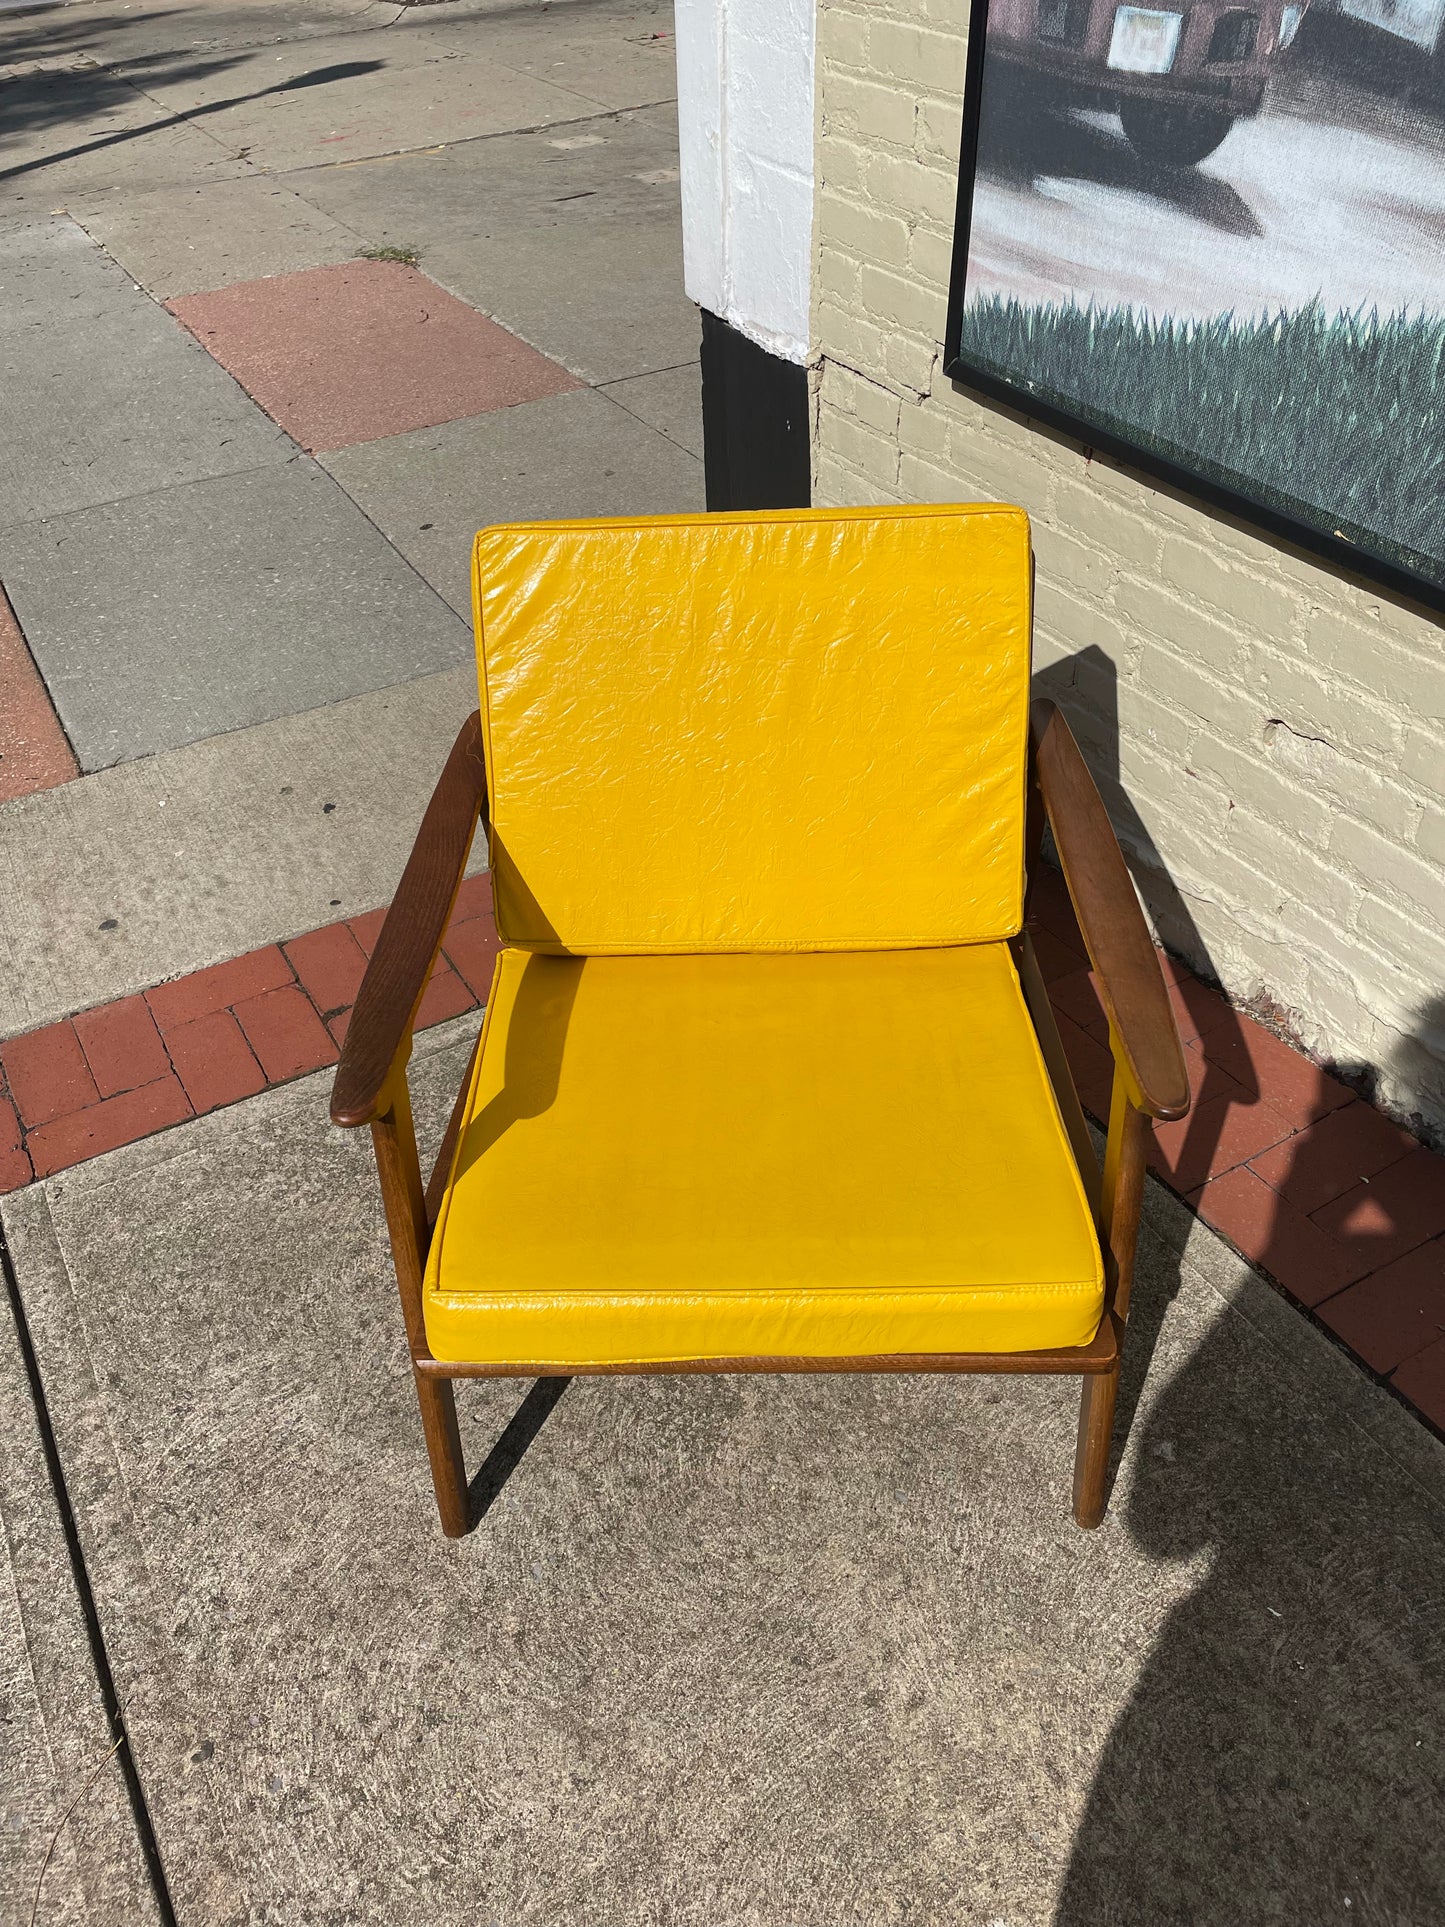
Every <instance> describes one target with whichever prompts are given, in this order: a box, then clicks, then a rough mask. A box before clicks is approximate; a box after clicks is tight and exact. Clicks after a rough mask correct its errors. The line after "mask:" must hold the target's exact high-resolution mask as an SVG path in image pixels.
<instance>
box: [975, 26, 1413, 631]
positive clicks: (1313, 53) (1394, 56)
mask: <svg viewBox="0 0 1445 1927" xmlns="http://www.w3.org/2000/svg"><path fill="white" fill-rule="evenodd" d="M944 365H945V372H946V373H947V374H949V375H951V376H952V377H954V378H955V379H956V380H958V381H960V382H962V383H963V384H965V385H966V386H968V387H971V388H974V389H976V390H979V391H980V392H982V393H984V394H987V395H990V396H992V397H993V398H995V399H996V400H999V401H1003V402H1006V403H1009V404H1011V405H1013V406H1014V407H1016V408H1019V409H1020V410H1022V411H1024V412H1025V413H1027V414H1029V415H1032V416H1034V417H1035V418H1037V419H1040V420H1042V421H1045V422H1047V423H1049V424H1050V425H1052V426H1054V427H1057V428H1062V429H1064V430H1065V431H1067V432H1068V433H1069V434H1071V435H1074V436H1076V437H1078V438H1079V439H1080V440H1082V441H1084V442H1086V443H1088V444H1090V445H1091V446H1093V447H1095V448H1098V449H1101V450H1103V451H1106V452H1108V453H1110V454H1113V455H1116V456H1118V457H1120V458H1121V459H1122V460H1124V461H1126V462H1128V463H1130V464H1131V465H1133V466H1135V467H1138V468H1141V469H1144V470H1146V471H1148V472H1150V473H1153V474H1156V475H1158V476H1160V477H1161V478H1162V479H1164V480H1166V481H1170V482H1173V483H1175V484H1176V485H1178V486H1181V487H1183V488H1185V489H1187V490H1188V491H1190V492H1191V493H1193V494H1195V495H1196V496H1200V497H1203V498H1204V499H1206V500H1209V501H1211V502H1214V503H1216V504H1217V505H1219V506H1222V507H1226V508H1230V509H1233V510H1234V511H1236V512H1239V513H1242V514H1244V515H1246V516H1248V517H1249V518H1250V519H1251V520H1253V521H1255V522H1256V523H1259V524H1261V525H1263V526H1264V527H1266V528H1268V529H1270V530H1271V531H1273V532H1274V533H1276V534H1281V535H1284V536H1287V537H1289V538H1290V539H1291V540H1293V541H1295V542H1298V543H1300V544H1302V545H1303V546H1305V547H1307V548H1310V549H1313V550H1314V551H1316V552H1317V553H1320V554H1324V555H1327V556H1329V557H1331V558H1332V559H1333V560H1336V561H1339V562H1343V563H1346V564H1347V565H1348V566H1349V567H1351V568H1353V569H1356V570H1358V571H1360V572H1361V573H1364V574H1367V575H1370V576H1373V577H1374V578H1376V579H1377V580H1380V581H1382V582H1385V583H1387V584H1388V585H1389V586H1391V587H1393V588H1397V589H1400V590H1403V591H1404V592H1406V593H1407V594H1409V595H1411V596H1413V597H1415V598H1417V599H1419V600H1422V601H1426V602H1429V603H1431V604H1432V605H1434V606H1435V607H1439V608H1445V0H1313V4H1310V0H1188V4H1185V3H1184V0H1178V4H1177V6H1176V5H1170V4H1164V3H1163V0H1159V3H1158V4H1156V3H1154V0H1151V3H1150V4H1146V5H1132V4H1120V0H973V7H972V19H971V26H970V40H969V65H968V83H967V96H966V99H965V104H964V123H963V147H962V154H961V158H960V164H959V197H958V224H957V229H956V234H955V242H954V261H953V285H952V288H951V291H950V302H949V317H948V330H947V339H946V342H945V364H944Z"/></svg>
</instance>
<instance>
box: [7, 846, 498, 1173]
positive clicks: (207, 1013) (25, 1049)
mask: <svg viewBox="0 0 1445 1927" xmlns="http://www.w3.org/2000/svg"><path fill="white" fill-rule="evenodd" d="M384 915H385V912H384V911H381V910H376V911H369V912H368V913H367V914H366V915H365V916H360V917H353V918H351V919H350V920H349V921H347V922H344V923H335V924H331V925H330V926H329V927H328V928H326V929H324V930H313V931H311V932H310V933H309V934H308V935H307V936H304V937H297V938H295V939H293V941H292V942H290V943H284V944H268V945H267V946H266V948H265V949H264V950H253V951H251V952H249V953H248V954H247V955H246V956H244V957H233V958H232V959H231V960H230V962H229V963H223V964H214V965H212V966H211V968H210V969H207V970H197V971H193V972H192V973H191V975H190V976H189V977H179V978H177V979H176V980H175V981H174V982H173V983H168V984H158V985H157V986H156V987H155V988H154V989H153V990H148V991H146V992H145V993H144V995H143V996H138V997H124V998H122V999H121V1000H120V1001H119V1002H118V1003H114V1004H106V1005H103V1006H101V1007H100V1008H99V1009H97V1010H88V1011H83V1012H82V1013H81V1014H80V1015H79V1016H78V1017H73V1018H67V1019H66V1020H65V1021H64V1022H63V1023H58V1024H47V1025H46V1026H45V1028H44V1029H43V1030H32V1031H28V1032H26V1033H25V1034H24V1035H23V1036H20V1037H12V1038H11V1039H10V1040H9V1041H8V1042H7V1043H4V1044H0V1074H3V1081H0V1191H14V1190H17V1189H19V1187H20V1186H21V1185H24V1184H28V1183H30V1181H31V1179H32V1178H44V1177H50V1176H51V1175H52V1174H53V1173H54V1172H56V1171H63V1170H64V1169H65V1168H66V1167H67V1166H68V1165H71V1164H78V1163H80V1162H81V1160H82V1159H84V1158H93V1157H96V1156H98V1155H99V1154H100V1152H102V1151H112V1150H114V1149H115V1148H116V1147H117V1146H118V1145H121V1144H130V1143H133V1142H134V1141H135V1139H137V1138H141V1137H148V1136H149V1135H150V1134H151V1133H152V1132H154V1131H160V1130H164V1129H165V1128H166V1126H167V1125H170V1124H180V1123H183V1122H184V1121H185V1119H187V1118H190V1117H199V1116H201V1115H202V1114H203V1113H204V1112H206V1111H214V1110H216V1109H218V1108H219V1107H220V1106H221V1105H223V1104H235V1103H237V1102H238V1101H239V1100H240V1099H241V1098H243V1097H254V1096H255V1094H256V1093H257V1092H258V1091H262V1090H265V1089H266V1087H267V1086H268V1085H270V1084H284V1083H287V1082H289V1081H290V1079H291V1078H293V1077H303V1076H305V1074H306V1073H307V1072H308V1071H315V1070H321V1069H323V1068H324V1067H325V1066H326V1065H327V1064H334V1063H335V1062H336V1059H337V1056H338V1055H339V1050H340V1044H341V1040H342V1038H343V1037H344V1036H345V1035H346V1021H347V1019H348V1017H349V1016H350V1014H351V1006H352V1004H353V1003H354V1001H355V999H356V993H357V990H358V989H359V988H360V985H361V977H362V972H363V971H364V970H365V968H366V960H367V957H368V956H369V955H370V953H371V948H372V945H373V944H374V943H375V942H376V937H377V933H378V931H379V930H380V928H381V924H382V919H383V917H384ZM497 948H498V945H497V931H496V925H495V924H494V923H493V921H492V891H491V879H490V878H489V877H486V876H480V877H469V878H468V879H467V881H466V882H465V883H463V885H462V887H461V890H460V892H459V894H458V897H457V905H456V909H455V911H454V912H453V916H452V922H451V926H450V928H449V929H448V931H447V934H446V942H445V945H444V948H443V954H442V956H441V957H440V958H438V960H437V967H436V969H435V970H434V971H433V973H432V978H431V982H430V983H429V984H428V985H427V989H426V994H425V996H424V997H423V998H422V1001H421V1009H420V1011H419V1013H418V1017H417V1023H418V1026H419V1027H420V1028H423V1029H424V1028H425V1027H426V1026H427V1025H429V1024H440V1023H442V1022H444V1021H445V1019H447V1018H448V1017H458V1016H460V1015H461V1013H462V1012H463V1011H465V1010H472V1009H474V1008H476V1006H477V1005H478V1003H479V1002H480V1000H481V999H482V998H483V997H484V996H485V995H486V993H487V990H488V987H489V986H490V984H491V980H492V959H493V958H494V957H495V956H496V953H497Z"/></svg>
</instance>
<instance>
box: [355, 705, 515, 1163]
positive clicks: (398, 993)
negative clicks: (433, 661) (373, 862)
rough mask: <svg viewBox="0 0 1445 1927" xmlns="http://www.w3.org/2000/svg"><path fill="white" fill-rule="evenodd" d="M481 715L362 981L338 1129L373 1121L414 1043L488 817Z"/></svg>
mask: <svg viewBox="0 0 1445 1927" xmlns="http://www.w3.org/2000/svg"><path fill="white" fill-rule="evenodd" d="M486 812H487V773H486V764H485V761H484V759H483V755H482V725H481V718H480V716H479V715H478V714H477V712H476V711H475V710H473V712H472V714H471V715H470V716H469V717H468V718H467V720H466V721H465V722H464V723H463V724H462V727H461V732H460V734H459V735H458V737H457V740H456V742H455V743H454V744H453V745H452V753H451V755H450V756H449V757H448V758H447V763H446V768H445V769H444V770H443V771H442V773H441V779H440V781H439V782H438V784H437V786H436V789H435V790H434V791H433V793H432V799H431V802H430V803H428V805H427V810H426V815H425V816H424V817H423V818H422V824H421V829H420V830H419V831H418V832H417V839H416V842H415V844H414V845H413V846H412V852H411V855H410V856H409V857H408V858H407V864H406V868H405V870H403V871H402V876H401V882H400V884H399V885H398V886H397V892H396V895H395V897H394V898H393V899H392V905H391V908H390V909H389V910H388V911H387V913H386V921H385V923H384V924H383V925H382V927H381V936H380V937H379V938H378V940H377V945H376V949H375V950H374V951H373V952H372V955H371V962H370V963H369V964H368V965H367V967H366V975H365V976H364V977H363V978H362V980H361V989H360V991H359V992H358V994H357V998H356V1008H355V1009H354V1010H353V1011H352V1013H351V1022H350V1024H349V1025H348V1026H347V1031H346V1042H345V1043H344V1044H343V1046H342V1049H341V1062H340V1063H339V1064H338V1065H337V1067H336V1082H335V1084H334V1085H333V1086H332V1091H331V1119H332V1122H333V1123H334V1124H345V1125H355V1124H370V1123H372V1122H374V1120H375V1119H376V1118H378V1117H380V1116H381V1115H382V1113H383V1111H384V1110H385V1109H386V1105H387V1087H388V1085H389V1084H390V1081H391V1075H392V1071H393V1070H394V1068H395V1066H396V1062H397V1059H398V1057H399V1056H401V1055H402V1054H403V1052H404V1051H405V1050H406V1047H407V1045H408V1043H409V1040H410V1037H411V1026H412V1022H413V1019H414V1018H415V1016H416V1007H417V1005H418V1004H419V1003H420V1002H421V996H422V992H423V991H424V990H425V989H426V985H427V978H428V977H429V976H430V975H431V968H432V965H433V964H434V963H435V962H436V959H437V952H438V951H439V950H440V949H441V941H442V937H443V935H444V934H445V932H446V927H447V920H448V918H449V917H450V916H451V913H452V904H453V903H454V902H455V901H456V894H457V890H458V887H459V886H460V884H461V880H462V874H463V872H464V871H465V869H466V863H467V852H468V851H469V850H470V849H471V847H472V836H473V833H474V832H475V830H476V827H477V819H478V817H481V818H482V819H483V820H485V818H486Z"/></svg>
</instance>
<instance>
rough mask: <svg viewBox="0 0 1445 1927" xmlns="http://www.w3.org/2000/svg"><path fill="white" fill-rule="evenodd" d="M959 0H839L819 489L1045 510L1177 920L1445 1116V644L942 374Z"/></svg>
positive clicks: (846, 498)
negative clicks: (965, 391)
mask: <svg viewBox="0 0 1445 1927" xmlns="http://www.w3.org/2000/svg"><path fill="white" fill-rule="evenodd" d="M964 12H965V5H964V0H843V3H842V4H839V3H838V0H820V7H819V16H818V89H817V101H818V129H817V154H816V166H817V190H816V191H817V204H816V220H815V224H814V248H815V259H814V275H813V371H814V382H815V398H816V417H815V429H814V436H815V446H814V491H815V500H817V501H818V502H820V503H834V504H845V503H867V502H885V501H929V500H933V501H956V500H968V499H974V498H978V499H992V500H1007V501H1015V502H1021V503H1022V504H1023V505H1024V507H1025V508H1027V509H1028V511H1029V513H1030V515H1031V516H1032V517H1033V523H1034V541H1035V546H1036V549H1037V554H1038V620H1037V637H1036V660H1037V665H1038V669H1039V672H1040V683H1041V686H1042V687H1043V688H1044V689H1045V690H1046V691H1047V692H1048V693H1051V694H1055V695H1058V696H1059V697H1060V698H1061V700H1062V701H1063V702H1064V704H1065V706H1066V708H1067V709H1068V710H1069V713H1070V716H1071V719H1072V720H1073V722H1074V725H1075V728H1076V730H1077V731H1078V733H1079V736H1080V740H1081V742H1082V743H1083V744H1084V747H1085V750H1086V753H1087V754H1088V755H1089V757H1090V760H1091V762H1092V763H1093V765H1094V768H1095V772H1096V774H1097V775H1098V776H1099V777H1100V780H1101V786H1102V787H1103V788H1104V792H1105V800H1106V801H1107V802H1108V804H1109V806H1110V809H1111V812H1112V813H1113V815H1114V818H1115V821H1116V823H1117V825H1118V827H1119V829H1120V832H1121V835H1122V836H1123V838H1124V839H1125V842H1126V845H1127V847H1128V849H1129V852H1130V855H1131V860H1132V862H1133V866H1134V869H1135V874H1136V877H1137V880H1138V882H1139V885H1140V889H1141V892H1142V894H1143V896H1144V898H1145V902H1146V905H1147V907H1148V909H1149V911H1150V914H1151V915H1152V917H1153V918H1154V921H1155V925H1156V928H1157V930H1158V932H1159V935H1160V936H1161V938H1162V939H1163V940H1164V941H1165V942H1166V943H1167V944H1168V945H1169V947H1170V948H1171V949H1173V950H1175V951H1176V952H1178V953H1179V954H1182V955H1183V956H1185V957H1186V959H1187V960H1189V961H1190V962H1192V963H1194V964H1195V965H1196V966H1198V967H1203V968H1204V969H1206V970H1208V971H1209V972H1211V974H1213V975H1214V976H1216V977H1217V978H1218V979H1219V980H1220V981H1222V982H1223V984H1224V986H1225V988H1226V989H1227V990H1228V992H1229V993H1230V995H1231V996H1232V997H1233V999H1234V1000H1235V1001H1236V1002H1237V1003H1239V1004H1240V1005H1242V1006H1245V1007H1248V1008H1250V1009H1252V1010H1254V1011H1256V1012H1258V1013H1260V1014H1262V1015H1264V1016H1266V1017H1267V1018H1269V1019H1270V1020H1271V1021H1273V1022H1275V1023H1276V1024H1277V1025H1278V1026H1279V1027H1280V1028H1281V1029H1283V1030H1284V1031H1285V1032H1286V1033H1288V1034H1292V1035H1293V1036H1294V1037H1295V1038H1296V1039H1297V1041H1299V1042H1301V1043H1303V1044H1304V1045H1305V1047H1306V1048H1308V1049H1309V1050H1311V1051H1312V1052H1314V1053H1315V1054H1316V1055H1318V1056H1319V1057H1320V1058H1322V1059H1324V1060H1327V1061H1332V1062H1337V1063H1341V1064H1345V1065H1351V1066H1362V1067H1369V1068H1372V1069H1373V1070H1374V1071H1375V1072H1376V1073H1377V1074H1378V1079H1379V1096H1380V1100H1381V1101H1382V1102H1384V1103H1385V1104H1386V1105H1387V1106H1388V1107H1389V1108H1391V1109H1393V1110H1394V1111H1395V1112H1396V1113H1397V1114H1398V1115H1401V1116H1405V1117H1410V1116H1414V1117H1416V1118H1422V1119H1424V1120H1425V1122H1426V1124H1427V1126H1428V1128H1429V1130H1430V1132H1431V1134H1432V1135H1436V1136H1438V1135H1439V1134H1442V1133H1445V800H1442V791H1445V639H1442V633H1441V627H1440V625H1439V624H1438V623H1436V622H1435V621H1432V620H1430V619H1429V618H1427V617H1426V616H1423V615H1422V614H1420V613H1419V612H1418V611H1415V610H1412V609H1409V608H1406V607H1402V606H1401V605H1400V604H1399V603H1398V602H1395V601H1393V600H1391V599H1390V598H1388V597H1386V596H1383V595H1381V594H1380V593H1378V592H1375V591H1372V590H1370V589H1368V588H1365V587H1361V586H1358V585H1356V584H1354V583H1351V582H1348V581H1345V580H1342V579H1341V578H1340V577H1339V576H1338V575H1336V574H1333V573H1332V572H1330V571H1328V570H1326V569H1322V568H1319V567H1316V566H1315V565H1313V564H1312V563H1311V562H1309V561H1308V560H1306V559H1304V558H1303V557H1300V556H1297V555H1295V554H1292V553H1290V552H1287V551H1285V550H1282V549H1281V548H1279V547H1276V546H1275V545H1273V544H1272V543H1270V542H1267V541H1263V540H1261V539H1259V538H1258V537H1256V536H1254V535H1252V534H1250V533H1249V532H1248V530H1246V529H1245V528H1243V527H1240V526H1236V525H1234V524H1232V523H1231V522H1230V521H1229V520H1227V519H1225V518H1221V517H1218V516H1215V515H1211V514H1206V513H1205V512H1203V511H1202V510H1200V509H1198V508H1195V507H1193V506H1192V505H1190V504H1189V503H1188V502H1187V501H1182V500H1179V499H1177V498H1175V497H1173V496H1172V495H1170V494H1169V493H1167V492H1165V491H1163V490H1160V489H1158V488H1156V487H1154V486H1152V485H1150V484H1149V483H1148V482H1146V481H1144V480H1142V479H1140V478H1139V477H1137V476H1134V475H1132V474H1129V473H1126V472H1122V471H1120V470H1119V469H1117V468H1116V467H1114V466H1112V465H1110V464H1109V463H1106V462H1103V461H1100V460H1098V459H1097V458H1095V459H1090V458H1089V456H1088V454H1087V453H1086V452H1085V451H1084V450H1083V449H1081V448H1080V447H1079V446H1078V445H1077V444H1072V443H1070V442H1068V441H1066V440H1065V439H1063V438H1061V437H1058V436H1055V435H1053V434H1051V433H1049V432H1046V431H1042V430H1038V429H1034V428H1031V427H1030V426H1029V425H1028V424H1027V423H1026V421H1025V420H1024V419H1023V417H1022V416H1014V415H1010V414H1008V413H1006V412H1003V411H1000V410H998V409H995V408H991V407H988V406H985V405H984V404H982V403H980V402H977V401H974V400H971V399H970V398H968V397H967V396H965V395H963V394H961V393H959V392H958V391H957V390H956V389H955V388H954V386H953V384H952V383H951V382H949V381H947V380H946V379H945V378H944V377H943V375H942V372H941V365H942V346H941V344H942V339H943V327H944V311H945V307H946V303H947V288H948V274H949V263H950V258H951V252H952V244H953V212H954V196H955V192H956V182H957V160H958V141H959V125H960V119H961V112H962V107H961V103H962V95H963V75H964V48H965V36H964V31H963V28H962V26H961V25H960V21H961V19H962V16H963V14H964Z"/></svg>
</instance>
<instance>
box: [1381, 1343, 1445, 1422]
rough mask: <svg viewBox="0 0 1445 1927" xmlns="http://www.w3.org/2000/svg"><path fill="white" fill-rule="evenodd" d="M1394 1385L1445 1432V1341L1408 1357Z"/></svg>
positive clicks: (1393, 1382)
mask: <svg viewBox="0 0 1445 1927" xmlns="http://www.w3.org/2000/svg"><path fill="white" fill-rule="evenodd" d="M1390 1383H1391V1384H1392V1385H1393V1386H1394V1387H1395V1390H1396V1391H1397V1392H1400V1393H1401V1394H1403V1396H1404V1397H1405V1398H1407V1399H1408V1400H1409V1401H1410V1403H1411V1404H1412V1405H1413V1406H1414V1407H1415V1409H1416V1411H1417V1412H1423V1413H1424V1415H1425V1417H1426V1418H1427V1419H1429V1421H1430V1423H1431V1424H1432V1425H1433V1426H1435V1427H1436V1428H1437V1429H1438V1430H1440V1431H1442V1432H1445V1338H1442V1339H1440V1340H1439V1342H1438V1343H1437V1344H1434V1345H1431V1346H1430V1347H1429V1349H1428V1350H1426V1351H1423V1352H1416V1354H1415V1356H1414V1357H1413V1358H1407V1359H1406V1360H1405V1363H1404V1364H1403V1365H1402V1366H1401V1367H1400V1369H1399V1371H1397V1372H1396V1373H1394V1375H1393V1376H1392V1378H1391V1380H1390Z"/></svg>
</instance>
